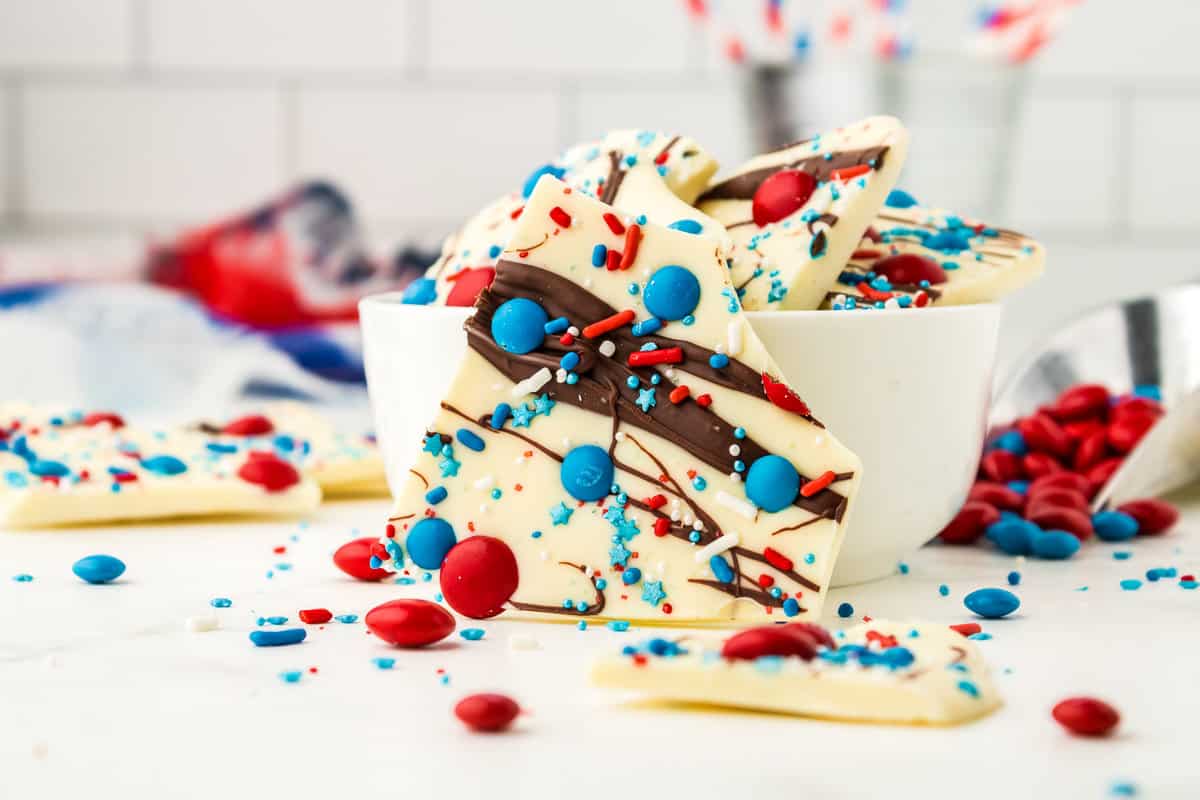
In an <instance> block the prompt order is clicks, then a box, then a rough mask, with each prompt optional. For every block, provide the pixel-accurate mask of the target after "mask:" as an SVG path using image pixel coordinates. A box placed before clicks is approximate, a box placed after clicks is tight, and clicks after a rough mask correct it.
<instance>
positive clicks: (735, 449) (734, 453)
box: [729, 444, 742, 456]
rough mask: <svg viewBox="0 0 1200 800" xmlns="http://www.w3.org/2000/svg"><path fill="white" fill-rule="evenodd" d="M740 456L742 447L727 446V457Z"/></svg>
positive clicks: (735, 445)
mask: <svg viewBox="0 0 1200 800" xmlns="http://www.w3.org/2000/svg"><path fill="white" fill-rule="evenodd" d="M741 454H742V446H741V445H738V444H731V445H729V455H731V456H740V455H741Z"/></svg>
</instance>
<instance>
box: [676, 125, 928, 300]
mask: <svg viewBox="0 0 1200 800" xmlns="http://www.w3.org/2000/svg"><path fill="white" fill-rule="evenodd" d="M907 152H908V132H907V131H906V130H905V129H904V126H902V125H901V124H900V122H899V120H896V119H893V118H892V117H870V118H869V119H865V120H862V121H860V122H857V123H855V124H853V125H848V126H846V127H844V128H838V129H837V130H834V131H831V132H828V133H824V134H821V135H819V136H816V137H814V138H812V139H809V140H806V141H803V142H799V143H797V144H794V145H790V146H789V147H786V148H784V149H782V150H777V151H774V152H771V153H764V154H763V155H759V156H756V157H755V158H752V159H750V160H749V161H747V162H746V163H745V164H743V165H742V166H740V167H739V168H738V169H737V170H735V171H734V172H733V173H732V174H730V175H726V176H722V177H721V178H719V179H718V180H716V181H714V182H713V184H712V185H711V186H710V187H709V189H708V191H707V192H705V194H703V195H701V196H700V199H699V201H698V203H699V208H700V210H701V211H703V212H704V213H706V214H708V215H710V216H712V217H713V218H715V219H716V220H717V221H719V222H720V223H721V224H723V225H724V226H725V227H726V229H727V230H728V231H729V235H730V236H731V237H733V242H734V250H733V256H732V278H733V284H734V286H736V287H737V288H738V291H739V294H740V295H741V298H742V305H743V306H745V308H746V309H748V310H751V311H756V310H762V309H771V308H781V309H813V308H817V307H818V306H820V305H821V303H822V302H823V301H824V300H825V295H826V293H827V292H828V291H829V290H830V289H832V288H833V285H834V282H835V281H836V280H837V276H838V273H839V272H841V269H842V267H843V266H844V265H845V264H846V260H847V259H848V258H849V257H850V254H851V253H852V252H853V250H854V248H855V246H856V245H857V244H858V242H859V239H860V238H861V237H862V235H863V232H864V231H865V230H866V229H867V226H868V225H869V224H870V222H871V220H872V218H873V217H874V215H875V212H876V211H878V210H879V208H880V207H881V206H882V205H883V202H884V200H885V199H886V198H887V195H888V192H889V191H891V189H892V187H893V186H895V184H896V181H897V179H898V178H899V177H900V169H901V167H903V165H904V159H905V156H906V155H907ZM859 153H861V154H862V156H861V158H860V157H858V156H856V155H855V154H859ZM880 160H882V164H880V163H879V161H880ZM843 162H845V163H844V164H843ZM835 168H838V169H840V170H841V171H840V172H838V173H836V174H829V173H830V172H831V170H833V169H835ZM863 169H865V170H866V171H865V172H863V171H862V170H863ZM785 170H800V171H802V172H806V173H808V174H810V175H813V176H814V177H817V178H818V183H817V187H816V189H815V190H814V191H813V193H812V195H811V196H809V198H808V199H807V201H806V202H804V204H803V205H801V206H800V207H799V208H797V209H796V210H795V211H794V212H792V213H791V214H790V215H788V216H786V217H784V218H782V219H779V220H777V221H775V222H770V223H768V224H765V225H762V226H760V225H758V224H757V223H756V222H755V221H754V213H753V206H754V202H753V199H752V196H753V194H754V189H755V188H756V187H757V186H760V185H761V184H762V182H763V180H766V179H767V178H768V177H769V176H770V175H771V174H773V173H777V172H782V171H785ZM843 175H844V176H846V177H842V176H843ZM739 184H740V185H739ZM830 215H832V217H833V218H832V219H831V218H830Z"/></svg>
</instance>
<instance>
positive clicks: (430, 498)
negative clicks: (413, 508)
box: [425, 486, 450, 506]
mask: <svg viewBox="0 0 1200 800" xmlns="http://www.w3.org/2000/svg"><path fill="white" fill-rule="evenodd" d="M448 494H450V493H449V492H447V491H446V487H445V486H435V487H433V488H432V489H430V490H429V491H428V492H426V493H425V502H426V503H429V505H431V506H436V505H437V504H438V503H440V502H442V501H443V500H445V499H446V495H448Z"/></svg>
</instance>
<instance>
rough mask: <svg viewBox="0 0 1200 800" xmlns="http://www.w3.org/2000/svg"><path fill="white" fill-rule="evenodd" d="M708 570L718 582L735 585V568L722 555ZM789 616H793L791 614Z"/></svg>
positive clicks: (714, 559)
mask: <svg viewBox="0 0 1200 800" xmlns="http://www.w3.org/2000/svg"><path fill="white" fill-rule="evenodd" d="M699 538H700V536H699V534H696V539H697V540H699ZM708 568H709V569H711V570H712V573H713V575H714V576H716V578H717V580H719V581H720V582H721V583H733V579H734V572H733V568H732V567H731V566H729V562H728V561H726V560H725V559H724V558H722V557H721V556H720V555H715V556H713V557H712V558H710V559H709V560H708ZM788 616H792V615H791V614H789V615H788Z"/></svg>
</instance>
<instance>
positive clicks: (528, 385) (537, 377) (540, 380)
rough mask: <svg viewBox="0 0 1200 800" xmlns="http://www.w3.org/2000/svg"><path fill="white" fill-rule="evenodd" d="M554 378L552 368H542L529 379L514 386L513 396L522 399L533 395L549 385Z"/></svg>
mask: <svg viewBox="0 0 1200 800" xmlns="http://www.w3.org/2000/svg"><path fill="white" fill-rule="evenodd" d="M552 377H553V375H551V373H550V368H549V367H542V368H541V369H539V370H538V371H537V372H535V373H533V374H532V375H530V376H529V377H528V378H526V379H525V380H523V381H521V382H520V383H518V384H517V385H516V386H514V387H513V388H512V396H513V397H521V396H522V395H527V394H533V393H534V392H536V391H537V390H539V389H541V388H542V387H543V386H545V385H546V384H547V383H549V382H550V379H551V378H552Z"/></svg>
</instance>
